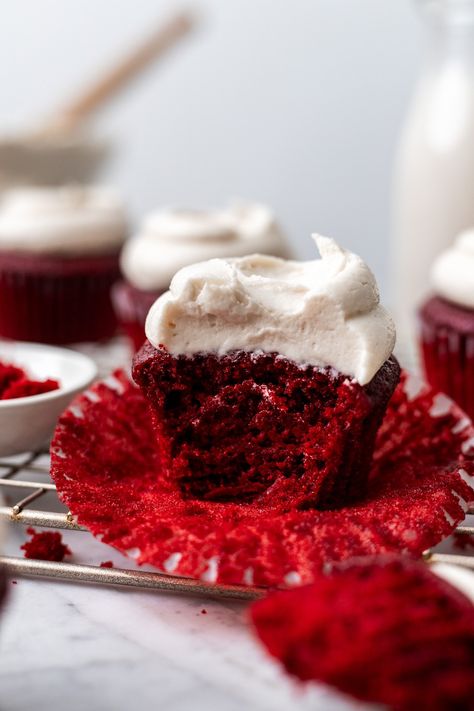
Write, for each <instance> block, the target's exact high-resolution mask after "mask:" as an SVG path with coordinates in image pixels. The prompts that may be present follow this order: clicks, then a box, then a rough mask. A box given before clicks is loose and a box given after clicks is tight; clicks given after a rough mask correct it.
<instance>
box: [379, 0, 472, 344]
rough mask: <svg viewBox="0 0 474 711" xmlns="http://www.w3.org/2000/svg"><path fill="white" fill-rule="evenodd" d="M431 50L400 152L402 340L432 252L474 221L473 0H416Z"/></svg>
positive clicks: (397, 225)
mask: <svg viewBox="0 0 474 711" xmlns="http://www.w3.org/2000/svg"><path fill="white" fill-rule="evenodd" d="M416 4H417V5H418V8H419V10H420V13H421V16H422V19H423V21H424V24H425V30H426V44H427V46H426V50H425V52H426V56H425V63H424V66H423V69H422V73H421V76H420V78H419V80H418V84H417V86H416V90H415V95H414V97H413V100H412V105H411V108H410V110H409V113H408V116H407V119H406V123H405V126H404V130H403V133H402V137H401V140H400V145H399V148H398V153H397V156H396V166H395V180H394V196H393V225H392V265H393V275H392V301H393V305H394V312H395V316H396V320H397V326H398V330H399V333H400V336H401V340H402V341H403V340H404V339H406V338H407V337H408V334H410V332H411V328H412V326H413V316H414V313H415V309H416V307H417V306H418V305H419V303H420V301H421V300H422V299H423V297H424V296H425V295H426V293H427V292H428V291H429V271H430V267H431V264H432V263H433V260H434V258H435V257H436V255H437V254H439V252H441V251H442V250H443V249H445V248H446V247H447V246H448V245H449V244H450V243H451V242H452V240H453V238H454V237H455V236H456V234H457V233H458V232H460V231H461V230H462V229H463V228H466V227H469V226H474V0H417V3H416Z"/></svg>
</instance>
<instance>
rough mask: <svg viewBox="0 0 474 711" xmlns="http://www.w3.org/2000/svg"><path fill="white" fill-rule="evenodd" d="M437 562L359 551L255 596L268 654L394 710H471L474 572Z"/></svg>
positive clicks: (302, 675)
mask: <svg viewBox="0 0 474 711" xmlns="http://www.w3.org/2000/svg"><path fill="white" fill-rule="evenodd" d="M434 570H435V571H436V573H437V574H434V573H433V572H431V571H430V570H429V569H428V567H427V566H426V565H424V564H423V563H417V562H414V561H411V560H409V559H402V558H395V557H385V558H384V557H380V558H367V559H360V560H359V561H354V562H352V563H347V564H344V565H342V566H339V567H334V568H333V569H332V570H331V571H330V572H326V574H320V575H319V576H316V578H315V581H314V583H313V584H312V585H309V586H305V587H300V588H297V589H294V590H291V591H285V592H279V593H276V594H273V595H270V596H269V597H268V598H266V599H264V600H262V601H260V602H257V603H255V604H254V605H253V607H252V611H251V614H252V620H253V623H254V625H255V629H256V631H257V634H258V636H259V637H260V639H261V641H262V642H263V644H264V645H265V647H266V648H267V649H268V651H269V652H270V654H271V655H272V656H274V657H276V658H277V659H278V660H279V661H280V662H281V663H282V664H283V666H284V667H285V669H286V670H287V671H288V672H289V673H290V674H291V675H293V676H295V677H297V678H298V679H300V680H302V681H311V680H315V681H320V682H323V683H325V684H329V685H331V686H334V687H336V688H337V689H339V690H340V691H342V692H343V693H345V694H349V695H351V696H354V697H355V698H357V699H361V700H364V701H369V702H374V703H380V704H384V705H386V706H388V707H390V708H391V709H396V710H397V711H415V710H416V711H453V710H454V709H459V710H460V711H461V709H463V710H465V711H467V710H468V709H474V605H473V604H472V600H473V598H474V575H473V574H472V573H470V572H468V571H466V570H461V569H457V568H454V567H453V566H447V565H442V566H439V567H437V566H434ZM447 581H448V582H447ZM467 595H469V598H468V597H467Z"/></svg>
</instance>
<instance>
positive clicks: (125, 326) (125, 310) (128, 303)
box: [112, 281, 163, 351]
mask: <svg viewBox="0 0 474 711" xmlns="http://www.w3.org/2000/svg"><path fill="white" fill-rule="evenodd" d="M162 293H163V292H162V291H157V292H150V291H141V290H140V289H136V288H135V287H133V286H132V285H131V284H128V283H127V282H125V281H119V282H117V283H116V284H115V285H114V287H113V289H112V302H113V305H114V309H115V313H116V316H117V319H118V322H119V324H120V326H121V328H122V330H123V331H124V332H125V333H126V335H127V336H128V338H129V339H130V341H131V343H132V346H133V349H134V350H135V351H138V349H139V348H140V347H141V346H142V345H143V342H144V341H145V321H146V317H147V314H148V311H149V310H150V308H151V306H152V304H153V303H154V302H155V301H156V299H157V298H158V297H159V296H160V294H162Z"/></svg>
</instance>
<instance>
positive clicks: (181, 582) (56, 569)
mask: <svg viewBox="0 0 474 711" xmlns="http://www.w3.org/2000/svg"><path fill="white" fill-rule="evenodd" d="M33 479H37V481H34V480H33ZM0 492H1V493H3V494H4V498H5V499H6V501H7V504H8V505H6V506H0V519H4V520H7V521H10V522H13V523H15V524H19V525H23V526H40V527H48V528H58V529H63V530H69V531H78V532H80V533H81V534H82V535H90V534H89V533H88V532H87V529H85V528H83V527H82V526H79V525H78V524H77V523H76V521H75V520H74V517H73V516H72V514H71V513H70V512H69V511H67V510H64V511H63V512H57V511H53V510H47V509H46V507H45V508H44V509H43V508H33V507H32V506H33V504H35V505H37V504H38V503H39V502H40V501H42V503H43V502H44V500H45V498H46V496H47V495H48V494H50V493H51V492H52V493H53V495H54V505H51V506H50V507H49V508H50V509H53V508H58V507H62V504H60V502H59V499H58V498H57V495H56V487H55V485H54V484H53V482H52V481H51V477H50V474H49V457H48V454H47V452H36V453H33V454H30V455H28V456H27V457H26V459H25V458H24V457H23V458H22V459H21V460H18V461H17V460H15V461H14V462H12V461H9V460H5V461H2V460H1V459H0ZM12 494H14V496H12ZM12 501H13V503H11V502H12ZM63 508H64V507H63ZM0 564H1V565H3V566H4V568H5V569H6V571H7V572H8V573H10V574H11V575H16V576H25V577H38V578H57V579H61V580H66V581H72V582H77V583H92V584H99V585H113V586H121V587H131V588H142V589H149V590H155V591H162V592H172V593H186V594H188V595H189V594H191V595H199V596H205V597H217V598H234V599H239V600H254V599H256V598H258V597H261V596H262V595H263V593H264V591H263V590H262V589H258V588H255V587H246V586H243V585H209V584H206V583H204V582H201V581H200V580H194V579H192V578H183V577H178V576H173V575H165V574H161V573H149V572H144V571H141V570H128V569H124V568H102V567H99V566H95V565H77V564H74V563H63V562H61V563H57V562H51V561H44V560H33V559H31V558H20V557H16V556H3V557H0Z"/></svg>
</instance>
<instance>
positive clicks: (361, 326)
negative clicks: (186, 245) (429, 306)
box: [145, 236, 395, 385]
mask: <svg viewBox="0 0 474 711" xmlns="http://www.w3.org/2000/svg"><path fill="white" fill-rule="evenodd" d="M315 241H316V244H317V246H318V248H319V251H320V253H321V257H322V259H317V260H314V261H309V262H296V261H286V260H283V259H278V258H276V257H269V256H263V255H259V254H255V255H251V256H247V257H241V258H236V259H211V260H209V261H207V262H201V263H198V264H194V265H192V266H189V267H185V268H184V269H181V271H179V272H178V273H177V274H176V275H175V276H174V278H173V280H172V282H171V286H170V290H169V291H167V292H166V293H165V294H163V295H162V296H161V297H160V298H158V299H157V301H156V302H155V303H154V305H153V306H152V307H151V309H150V312H149V314H148V317H147V320H146V326H145V331H146V335H147V338H148V340H149V341H150V342H151V343H152V344H153V345H154V346H155V347H159V346H160V345H163V346H165V347H166V348H167V349H168V350H169V351H170V352H171V353H172V354H173V355H181V354H182V355H193V354H194V353H199V352H214V353H219V354H221V355H222V354H224V353H229V352H231V351H233V350H244V351H254V350H256V351H258V350H261V351H265V352H276V353H279V354H281V355H282V356H284V357H286V358H288V359H289V360H292V361H295V362H297V363H300V364H311V365H315V366H322V367H325V366H330V367H333V368H335V369H336V370H338V371H340V372H341V373H344V374H346V375H348V376H351V377H353V378H355V379H356V380H357V381H359V383H361V384H362V385H365V384H366V383H368V382H369V381H370V380H371V379H372V378H373V376H374V375H375V373H376V372H377V371H378V369H379V368H380V367H381V366H382V365H383V363H384V362H385V361H386V360H387V358H388V357H389V356H390V355H391V353H392V350H393V346H394V344H395V328H394V325H393V322H392V319H391V318H390V316H389V315H388V313H387V312H386V311H385V309H384V308H383V307H382V306H380V304H379V293H378V289H377V284H376V282H375V278H374V276H373V274H372V272H371V271H370V269H369V268H368V266H367V265H366V264H365V262H364V261H363V260H362V259H361V258H360V257H358V256H356V255H355V254H352V253H351V252H347V251H345V250H343V249H341V247H339V246H338V245H337V244H336V242H334V240H332V239H329V238H327V237H320V236H315Z"/></svg>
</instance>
